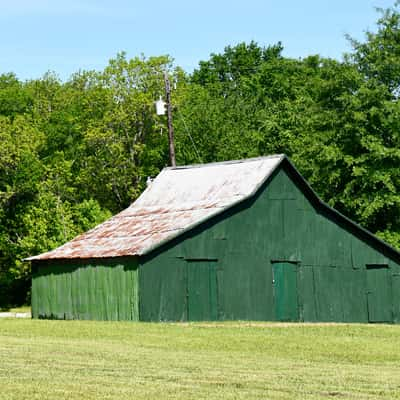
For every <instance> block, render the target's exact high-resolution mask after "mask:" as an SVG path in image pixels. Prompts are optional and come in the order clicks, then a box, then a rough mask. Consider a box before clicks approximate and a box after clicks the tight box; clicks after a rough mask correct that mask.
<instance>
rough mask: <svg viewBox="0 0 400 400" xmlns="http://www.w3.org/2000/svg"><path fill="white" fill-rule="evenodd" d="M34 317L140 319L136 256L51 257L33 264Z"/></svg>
mask: <svg viewBox="0 0 400 400" xmlns="http://www.w3.org/2000/svg"><path fill="white" fill-rule="evenodd" d="M33 269H34V271H35V272H34V274H33V278H32V317H33V318H51V319H94V320H138V318H139V311H138V306H139V305H138V298H139V297H138V268H137V260H135V259H130V260H129V259H123V260H110V261H106V260H105V261H102V262H101V261H100V262H99V261H93V260H91V261H86V262H79V261H72V260H71V261H58V260H57V261H51V262H50V261H49V262H47V263H43V262H41V263H37V264H36V265H34V267H33Z"/></svg>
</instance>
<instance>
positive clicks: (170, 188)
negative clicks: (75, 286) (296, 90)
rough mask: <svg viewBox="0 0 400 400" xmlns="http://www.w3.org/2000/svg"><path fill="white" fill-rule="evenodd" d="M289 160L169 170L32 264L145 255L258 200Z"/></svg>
mask: <svg viewBox="0 0 400 400" xmlns="http://www.w3.org/2000/svg"><path fill="white" fill-rule="evenodd" d="M284 157H285V156H284V155H274V156H269V157H261V158H255V159H248V160H241V161H229V162H222V163H212V164H204V165H193V166H184V167H174V168H165V169H163V170H162V171H161V173H160V174H159V175H158V176H157V177H156V178H155V179H154V181H153V182H152V183H151V184H150V185H149V186H148V187H147V189H146V190H145V191H144V192H143V193H142V195H141V196H140V197H139V198H138V199H137V200H136V201H135V202H134V203H133V204H132V205H131V206H130V207H128V208H127V209H125V210H124V211H122V212H121V213H119V214H117V215H115V216H114V217H112V218H110V219H109V220H107V221H105V222H104V223H102V224H100V225H98V226H97V227H95V228H93V229H92V230H90V231H88V232H86V233H84V234H82V235H80V236H78V237H76V238H75V239H73V240H71V241H70V242H68V243H66V244H64V245H63V246H61V247H59V248H57V249H55V250H53V251H49V252H47V253H44V254H41V255H38V256H34V257H30V258H28V260H47V259H71V258H105V257H107V258H108V257H120V256H134V255H143V254H146V253H148V252H150V251H151V250H153V249H154V248H156V247H158V246H160V245H161V244H162V243H165V242H167V241H169V240H171V239H173V238H175V237H177V236H178V235H180V234H182V233H183V232H184V231H187V230H188V229H191V228H192V227H194V226H196V225H198V224H200V223H201V222H203V221H205V220H207V219H209V218H211V217H213V216H214V215H216V214H219V213H220V212H221V211H223V210H225V209H227V208H230V207H232V206H233V205H235V204H237V203H239V202H241V201H243V200H244V199H246V198H248V197H251V196H252V195H254V194H255V193H256V192H257V190H258V188H259V187H260V186H261V185H262V184H263V182H265V180H266V179H267V178H268V177H269V176H270V175H271V174H272V172H273V171H274V170H275V169H276V168H277V166H278V165H279V164H280V163H281V161H282V160H283V159H284Z"/></svg>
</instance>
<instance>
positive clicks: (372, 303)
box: [367, 265, 392, 322]
mask: <svg viewBox="0 0 400 400" xmlns="http://www.w3.org/2000/svg"><path fill="white" fill-rule="evenodd" d="M367 304H368V320H369V322H390V321H392V288H391V282H390V275H389V269H388V266H387V265H367Z"/></svg>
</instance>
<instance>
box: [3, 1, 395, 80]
mask: <svg viewBox="0 0 400 400" xmlns="http://www.w3.org/2000/svg"><path fill="white" fill-rule="evenodd" d="M394 1H395V0H302V1H301V0H240V1H237V0H220V1H218V0H200V1H190V0H186V1H184V0H163V1H158V0H113V1H105V0H97V1H94V0H69V1H64V0H0V37H1V41H0V73H5V72H15V73H16V74H17V76H18V77H19V78H21V79H30V78H37V77H40V76H41V75H43V73H45V72H46V71H49V70H50V71H54V72H56V73H57V74H58V75H59V76H60V78H62V79H67V78H68V77H69V76H70V74H71V73H73V72H76V71H78V70H79V69H102V68H104V66H105V65H106V64H107V62H108V60H109V59H110V58H112V57H114V56H115V55H116V54H117V53H118V52H120V51H126V52H127V54H128V57H134V56H136V55H140V54H141V53H143V54H145V55H146V56H153V55H154V56H156V55H162V54H169V55H171V56H172V57H173V58H174V59H175V63H176V64H177V65H180V66H181V67H183V68H184V69H185V70H187V71H191V70H193V68H195V67H196V66H197V65H198V62H199V61H200V60H206V59H207V58H208V57H209V55H210V53H216V52H221V51H223V49H224V47H225V46H227V45H235V44H237V43H239V42H242V41H246V42H248V41H251V40H255V41H256V42H257V43H258V44H260V45H269V44H274V43H276V42H278V41H281V42H282V43H283V46H284V48H285V50H284V55H286V56H289V57H296V58H298V57H305V56H308V55H310V54H321V55H322V56H327V57H334V58H337V59H340V58H341V57H342V54H343V53H344V52H346V51H348V50H349V45H348V43H347V40H346V39H345V37H344V35H345V34H346V33H347V34H350V35H351V36H352V37H355V38H357V39H362V38H363V37H364V36H363V34H364V32H365V30H367V29H369V30H374V29H375V21H376V19H377V18H378V14H377V13H376V11H375V7H382V8H387V7H390V6H392V5H393V4H394Z"/></svg>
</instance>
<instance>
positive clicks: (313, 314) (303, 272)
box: [297, 265, 317, 322]
mask: <svg viewBox="0 0 400 400" xmlns="http://www.w3.org/2000/svg"><path fill="white" fill-rule="evenodd" d="M297 283H298V285H297V287H298V297H299V319H300V321H304V322H315V321H317V307H316V298H315V289H314V273H313V267H312V266H309V265H300V266H299V268H298V270H297Z"/></svg>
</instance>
